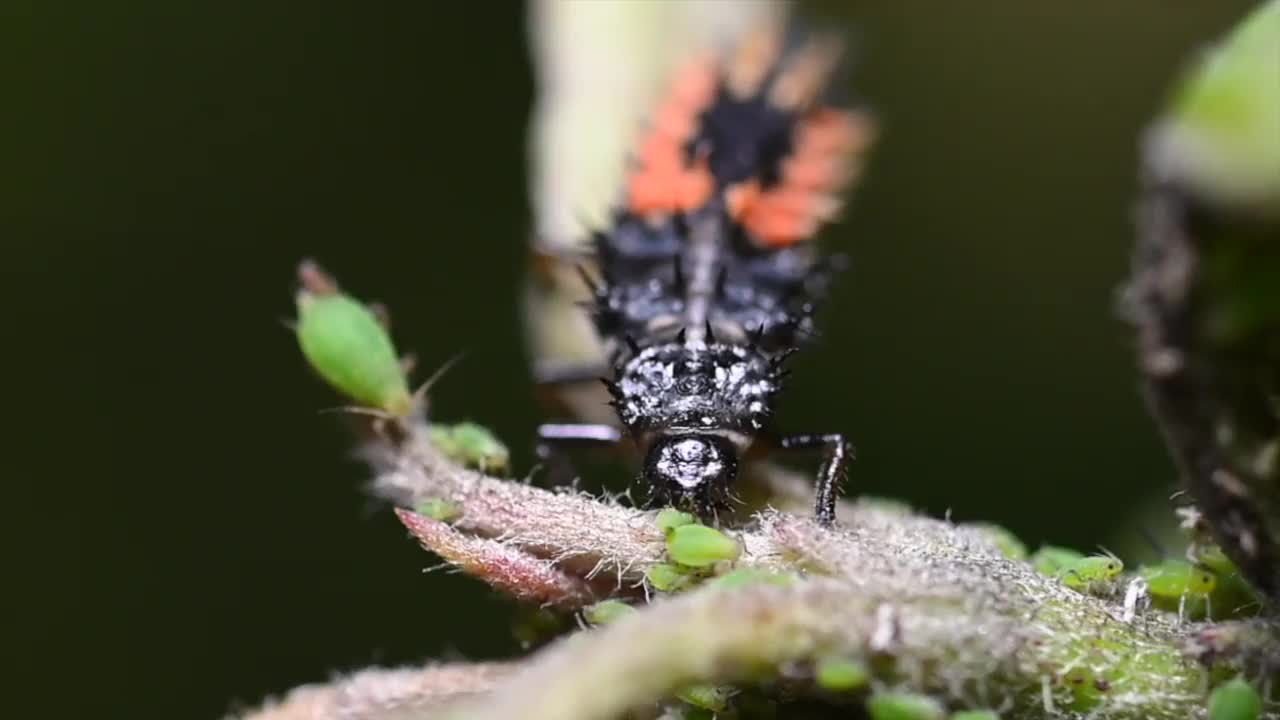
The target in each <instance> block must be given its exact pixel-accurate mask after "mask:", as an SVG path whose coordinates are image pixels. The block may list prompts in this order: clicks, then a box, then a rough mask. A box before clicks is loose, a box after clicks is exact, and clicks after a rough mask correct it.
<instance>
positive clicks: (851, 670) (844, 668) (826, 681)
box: [814, 657, 871, 691]
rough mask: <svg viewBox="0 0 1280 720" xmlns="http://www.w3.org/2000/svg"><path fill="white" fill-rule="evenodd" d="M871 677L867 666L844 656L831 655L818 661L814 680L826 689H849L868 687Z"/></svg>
mask: <svg viewBox="0 0 1280 720" xmlns="http://www.w3.org/2000/svg"><path fill="white" fill-rule="evenodd" d="M870 679H871V675H870V673H868V672H867V666H866V665H863V664H862V663H860V662H858V661H857V660H851V659H849V658H843V657H829V658H824V659H822V660H819V661H818V666H817V667H816V668H815V669H814V680H815V681H817V683H818V687H820V688H822V689H824V690H836V691H849V690H860V689H862V688H864V687H866V685H867V682H868V681H869V680H870Z"/></svg>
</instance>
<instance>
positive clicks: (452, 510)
mask: <svg viewBox="0 0 1280 720" xmlns="http://www.w3.org/2000/svg"><path fill="white" fill-rule="evenodd" d="M413 510H414V512H416V513H418V514H419V515H425V516H426V517H429V518H431V519H432V520H439V521H440V522H453V521H454V520H457V519H458V518H459V517H461V515H462V508H460V507H458V505H457V504H456V503H452V502H449V501H448V500H445V499H444V498H427V499H426V500H423V501H422V502H420V503H418V505H417V506H416V507H414V509H413Z"/></svg>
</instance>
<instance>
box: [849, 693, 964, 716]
mask: <svg viewBox="0 0 1280 720" xmlns="http://www.w3.org/2000/svg"><path fill="white" fill-rule="evenodd" d="M867 715H869V716H870V717H871V720H945V719H946V717H947V713H946V711H945V710H943V708H942V705H941V704H940V703H938V701H937V700H934V699H933V698H931V697H929V696H927V695H915V694H912V693H902V692H884V693H876V694H875V695H872V696H871V699H870V700H868V701H867Z"/></svg>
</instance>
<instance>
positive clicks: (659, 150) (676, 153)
mask: <svg viewBox="0 0 1280 720" xmlns="http://www.w3.org/2000/svg"><path fill="white" fill-rule="evenodd" d="M683 156H684V153H683V151H682V149H681V147H680V143H679V141H677V140H675V139H673V138H671V137H669V136H667V135H663V134H662V133H650V134H649V135H648V136H647V137H645V139H644V140H643V141H642V142H641V143H640V152H639V154H638V155H637V156H636V165H637V166H638V167H640V168H642V169H644V170H651V171H652V170H665V171H671V172H674V171H676V170H679V169H680V168H682V167H684V157H683Z"/></svg>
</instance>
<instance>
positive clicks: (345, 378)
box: [296, 265, 413, 417]
mask: <svg viewBox="0 0 1280 720" xmlns="http://www.w3.org/2000/svg"><path fill="white" fill-rule="evenodd" d="M303 272H304V278H305V277H306V276H305V273H306V272H319V271H318V270H316V269H315V268H313V267H311V266H309V265H308V266H304V269H303ZM297 306H298V323H297V327H296V333H297V336H298V344H299V345H300V346H301V347H302V354H303V355H304V356H305V357H306V358H307V362H309V363H310V364H311V367H313V368H315V371H316V372H317V373H319V374H320V377H322V378H324V379H325V380H326V381H327V382H328V383H329V384H330V385H332V386H333V387H335V388H337V389H338V390H339V391H340V392H342V393H343V394H344V395H347V396H349V397H351V398H352V399H353V400H355V401H356V402H358V403H360V404H362V405H365V406H368V407H372V408H378V409H380V410H385V411H386V412H388V413H391V414H392V415H397V416H401V417H403V416H405V415H408V414H409V411H410V410H411V409H412V406H413V399H412V395H410V393H409V384H408V380H407V379H406V378H405V375H404V370H403V369H402V368H401V367H400V360H399V358H398V357H397V356H396V350H395V346H394V345H392V344H391V336H390V335H388V334H387V331H386V330H385V329H384V328H383V327H382V325H381V324H380V323H379V322H378V319H377V318H376V317H374V314H373V313H372V312H370V311H369V308H367V307H365V306H364V305H363V304H361V303H360V302H357V301H356V300H355V299H353V298H351V297H349V296H347V295H344V294H342V293H341V292H339V291H338V290H337V288H336V287H326V288H321V289H317V290H310V289H305V288H304V289H302V290H300V291H298V296H297Z"/></svg>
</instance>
